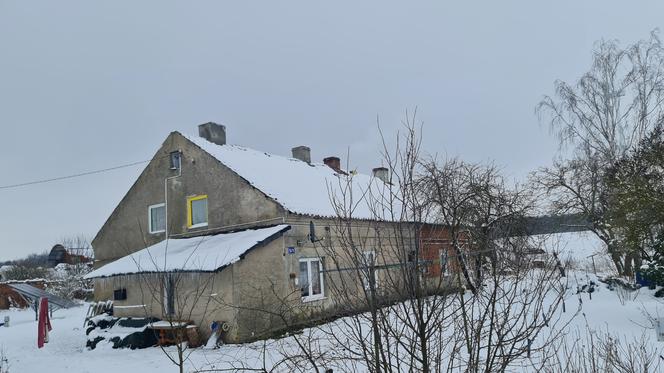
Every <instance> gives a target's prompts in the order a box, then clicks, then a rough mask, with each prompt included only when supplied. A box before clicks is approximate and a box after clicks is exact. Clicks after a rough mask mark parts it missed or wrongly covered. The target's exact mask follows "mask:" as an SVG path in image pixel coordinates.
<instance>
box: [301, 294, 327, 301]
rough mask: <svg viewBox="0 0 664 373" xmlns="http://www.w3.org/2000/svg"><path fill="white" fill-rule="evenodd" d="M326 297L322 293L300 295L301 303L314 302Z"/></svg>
mask: <svg viewBox="0 0 664 373" xmlns="http://www.w3.org/2000/svg"><path fill="white" fill-rule="evenodd" d="M324 299H327V297H326V296H324V295H310V296H308V297H302V303H309V302H315V301H317V300H324Z"/></svg>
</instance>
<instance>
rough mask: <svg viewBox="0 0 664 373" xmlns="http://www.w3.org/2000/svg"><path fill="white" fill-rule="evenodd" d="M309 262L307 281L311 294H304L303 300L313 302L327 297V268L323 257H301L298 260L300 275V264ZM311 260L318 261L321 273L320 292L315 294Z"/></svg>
mask: <svg viewBox="0 0 664 373" xmlns="http://www.w3.org/2000/svg"><path fill="white" fill-rule="evenodd" d="M303 262H304V263H307V280H308V281H307V282H308V283H309V295H307V296H303V297H302V302H311V301H315V300H320V299H324V298H325V282H324V279H325V276H324V273H325V268H324V267H323V263H324V262H323V258H320V257H316V258H300V260H299V261H298V276H299V264H300V263H303ZM311 262H318V266H319V268H320V273H319V276H320V278H319V280H318V281H320V294H313V281H312V276H311V267H312V266H311Z"/></svg>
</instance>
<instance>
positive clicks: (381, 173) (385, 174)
mask: <svg viewBox="0 0 664 373" xmlns="http://www.w3.org/2000/svg"><path fill="white" fill-rule="evenodd" d="M373 176H374V177H375V178H378V179H381V180H383V182H384V183H389V182H390V170H388V169H387V168H386V167H376V168H374V169H373Z"/></svg>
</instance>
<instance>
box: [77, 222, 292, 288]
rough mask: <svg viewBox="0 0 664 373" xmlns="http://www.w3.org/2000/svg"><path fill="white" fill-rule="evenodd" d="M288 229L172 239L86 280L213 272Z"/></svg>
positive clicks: (123, 259) (274, 228)
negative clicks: (176, 272)
mask: <svg viewBox="0 0 664 373" xmlns="http://www.w3.org/2000/svg"><path fill="white" fill-rule="evenodd" d="M289 229H290V226H289V225H283V224H282V225H277V226H274V227H269V228H260V229H248V230H244V231H239V232H232V233H222V234H217V235H210V236H197V237H191V238H172V239H169V240H164V241H161V242H159V243H157V244H154V245H152V246H150V247H147V248H145V249H143V250H140V251H137V252H135V253H133V254H130V255H127V256H125V257H122V258H120V259H118V260H116V261H114V262H111V263H109V264H106V265H105V266H103V267H101V268H99V269H96V270H94V271H92V272H90V273H88V274H87V275H86V276H85V278H96V277H110V276H116V275H122V274H131V273H144V272H172V271H200V272H212V271H216V270H219V269H221V268H223V267H225V266H227V265H229V264H232V263H235V262H237V261H238V260H240V257H241V256H242V255H243V254H245V253H246V252H247V251H249V250H251V249H252V248H254V247H256V246H258V245H260V244H261V243H263V242H264V241H266V240H268V239H270V238H271V237H273V236H275V235H278V234H281V233H283V232H285V231H287V230H289Z"/></svg>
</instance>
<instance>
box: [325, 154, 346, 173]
mask: <svg viewBox="0 0 664 373" xmlns="http://www.w3.org/2000/svg"><path fill="white" fill-rule="evenodd" d="M323 163H325V165H326V166H328V167H329V168H331V169H333V170H335V171H336V172H339V173H343V174H345V172H343V171H342V170H341V159H339V157H334V156H332V157H327V158H323Z"/></svg>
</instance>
